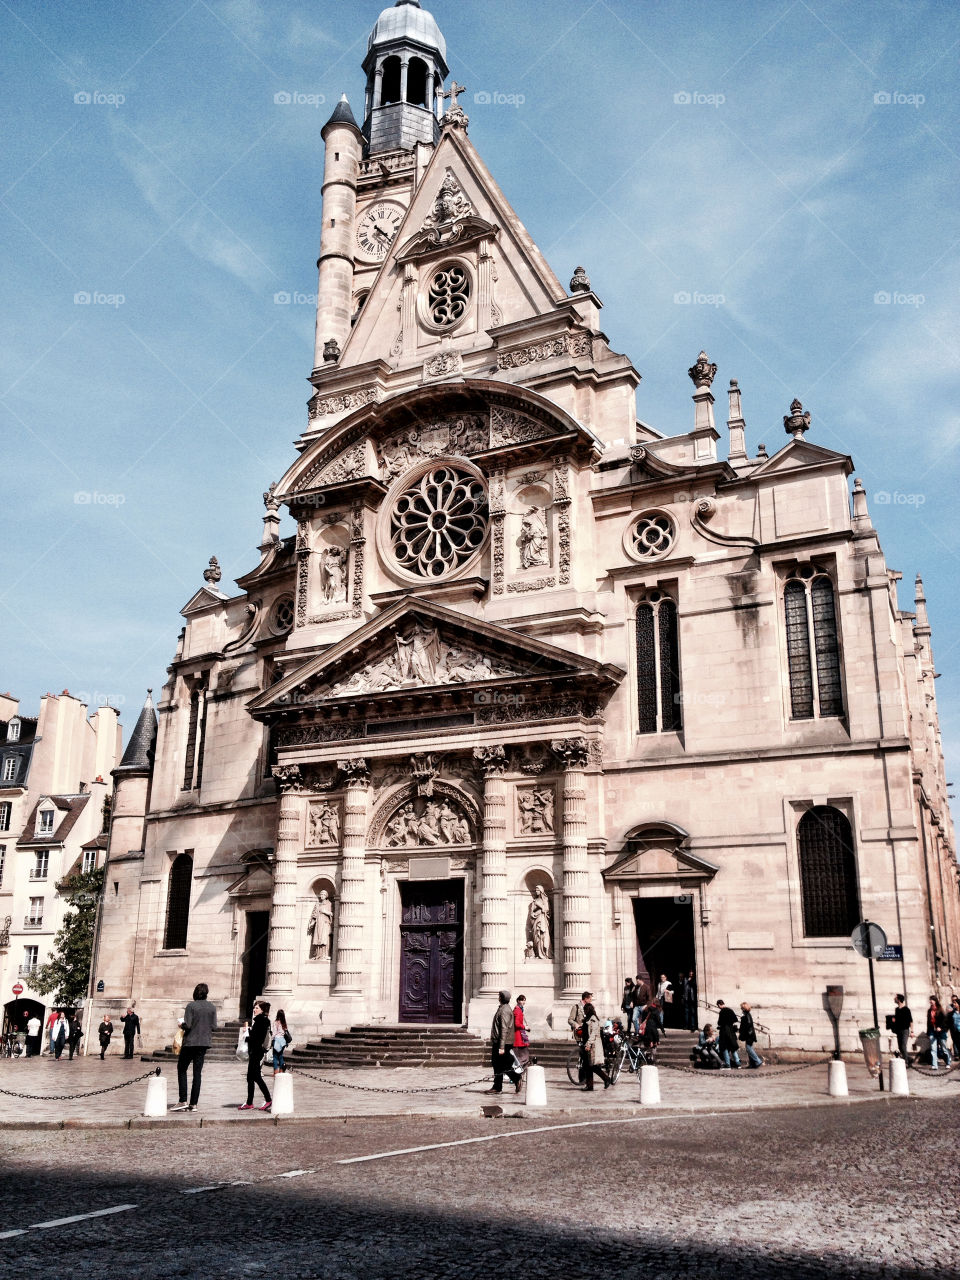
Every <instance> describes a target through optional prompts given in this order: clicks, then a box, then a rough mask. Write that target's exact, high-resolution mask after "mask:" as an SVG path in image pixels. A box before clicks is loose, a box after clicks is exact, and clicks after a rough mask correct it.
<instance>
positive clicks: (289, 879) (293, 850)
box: [263, 764, 304, 996]
mask: <svg viewBox="0 0 960 1280" xmlns="http://www.w3.org/2000/svg"><path fill="white" fill-rule="evenodd" d="M273 776H274V778H276V780H277V786H278V787H279V789H280V814H279V817H278V819H277V848H276V853H275V855H274V861H273V901H272V902H271V904H270V940H269V943H268V946H267V981H266V986H265V987H264V989H263V994H264V995H274V996H278V995H289V994H292V992H293V948H294V942H295V938H296V925H297V919H296V917H297V855H298V853H299V852H300V830H301V824H302V821H303V796H302V792H303V789H304V783H303V778H302V776H301V774H300V766H299V765H295V764H292V765H277V766H275V768H274V770H273Z"/></svg>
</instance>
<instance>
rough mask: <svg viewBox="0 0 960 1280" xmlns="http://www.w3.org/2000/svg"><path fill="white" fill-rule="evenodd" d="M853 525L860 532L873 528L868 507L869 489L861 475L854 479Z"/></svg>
mask: <svg viewBox="0 0 960 1280" xmlns="http://www.w3.org/2000/svg"><path fill="white" fill-rule="evenodd" d="M853 527H854V529H855V530H856V531H857V532H858V533H868V532H870V531H871V530H872V529H873V525H872V524H871V523H870V512H869V510H868V509H867V491H866V489H865V488H864V487H863V481H862V480H861V479H860V477H859V476H854V479H853Z"/></svg>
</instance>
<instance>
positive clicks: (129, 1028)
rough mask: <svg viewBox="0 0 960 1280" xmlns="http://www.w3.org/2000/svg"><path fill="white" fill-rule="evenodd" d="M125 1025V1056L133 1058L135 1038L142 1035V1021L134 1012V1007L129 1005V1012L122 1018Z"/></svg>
mask: <svg viewBox="0 0 960 1280" xmlns="http://www.w3.org/2000/svg"><path fill="white" fill-rule="evenodd" d="M120 1021H121V1022H122V1023H123V1056H124V1057H125V1058H132V1057H133V1041H134V1037H135V1036H138V1035H139V1034H140V1019H139V1018H138V1017H137V1015H136V1014H135V1013H134V1011H133V1005H132V1004H128V1005H127V1012H126V1013H125V1014H123V1016H122V1017H121V1018H120Z"/></svg>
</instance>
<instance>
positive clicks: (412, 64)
mask: <svg viewBox="0 0 960 1280" xmlns="http://www.w3.org/2000/svg"><path fill="white" fill-rule="evenodd" d="M363 69H364V71H365V72H366V73H367V97H366V109H365V111H364V122H363V135H364V137H365V138H366V140H367V154H368V155H377V154H379V153H381V152H384V151H401V150H403V151H409V150H411V149H412V148H413V147H415V146H416V145H417V143H418V142H426V143H435V142H437V141H438V140H439V137H440V122H439V121H438V119H437V97H438V94H439V92H440V91H442V89H443V82H444V80H445V79H446V77H447V74H448V72H449V67H448V66H447V43H446V41H445V40H444V38H443V36H442V34H441V32H440V28H439V27H438V26H437V22H436V19H435V18H434V16H433V14H432V13H429V12H428V11H427V10H426V9H424V8H422V7H421V5H420V3H419V0H396V3H395V4H393V5H391V6H390V8H388V9H384V10H383V12H382V13H381V14H380V17H379V18H378V19H377V21H376V23H375V24H374V28H373V30H372V31H371V33H370V39H369V42H368V45H367V56H366V58H364V60H363Z"/></svg>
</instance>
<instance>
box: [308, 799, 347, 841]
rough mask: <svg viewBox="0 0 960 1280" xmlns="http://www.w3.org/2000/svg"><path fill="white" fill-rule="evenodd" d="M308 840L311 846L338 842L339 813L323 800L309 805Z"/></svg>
mask: <svg viewBox="0 0 960 1280" xmlns="http://www.w3.org/2000/svg"><path fill="white" fill-rule="evenodd" d="M308 841H309V843H310V845H311V847H314V848H315V847H317V846H319V845H327V844H338V843H339V841H340V814H339V812H338V810H337V809H336V807H335V806H334V805H331V804H327V803H326V801H323V802H322V803H320V804H312V805H311V806H310V832H309V836H308Z"/></svg>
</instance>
